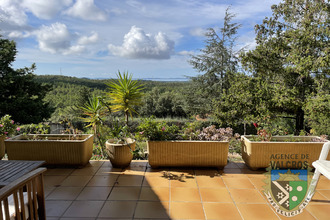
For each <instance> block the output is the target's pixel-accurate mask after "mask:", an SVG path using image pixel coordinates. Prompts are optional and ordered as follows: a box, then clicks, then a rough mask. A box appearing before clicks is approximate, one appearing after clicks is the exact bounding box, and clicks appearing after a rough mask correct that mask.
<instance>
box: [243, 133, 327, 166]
mask: <svg viewBox="0 0 330 220" xmlns="http://www.w3.org/2000/svg"><path fill="white" fill-rule="evenodd" d="M251 137H254V136H252V135H246V136H242V157H243V160H244V161H245V164H246V165H247V166H248V167H250V168H251V169H253V170H256V169H259V168H266V167H269V166H270V165H271V167H272V169H274V168H283V169H289V168H290V169H301V168H307V166H308V165H311V164H312V162H314V161H315V160H317V159H318V158H319V156H320V153H321V149H322V146H323V144H324V142H311V140H312V139H313V138H318V137H316V136H293V137H291V136H290V137H289V136H274V137H272V141H271V142H259V141H250V140H249V138H251ZM290 139H293V140H295V141H294V142H289V141H288V140H290ZM329 159H330V156H328V160H329Z"/></svg>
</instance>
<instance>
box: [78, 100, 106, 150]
mask: <svg viewBox="0 0 330 220" xmlns="http://www.w3.org/2000/svg"><path fill="white" fill-rule="evenodd" d="M79 108H80V109H81V110H82V114H83V115H84V116H85V117H83V118H82V120H83V121H84V122H86V123H87V125H86V127H91V128H92V130H93V134H94V139H95V140H96V142H97V143H98V144H99V146H101V155H102V156H105V155H104V153H103V152H104V151H103V150H102V146H103V147H104V140H103V138H102V137H101V134H102V133H103V132H102V131H101V130H104V129H105V128H104V126H103V120H104V117H105V116H106V115H107V114H108V109H107V108H106V107H105V106H104V105H103V104H102V102H101V100H100V98H98V97H96V96H94V95H93V96H92V97H90V98H89V101H88V102H87V103H86V104H85V105H84V106H80V107H79Z"/></svg>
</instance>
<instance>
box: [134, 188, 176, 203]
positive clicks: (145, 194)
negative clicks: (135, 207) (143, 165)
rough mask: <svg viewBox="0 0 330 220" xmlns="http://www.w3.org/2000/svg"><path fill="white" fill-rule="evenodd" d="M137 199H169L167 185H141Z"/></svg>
mask: <svg viewBox="0 0 330 220" xmlns="http://www.w3.org/2000/svg"><path fill="white" fill-rule="evenodd" d="M139 200H142V201H169V200H170V188H169V187H142V190H141V194H140V198H139Z"/></svg>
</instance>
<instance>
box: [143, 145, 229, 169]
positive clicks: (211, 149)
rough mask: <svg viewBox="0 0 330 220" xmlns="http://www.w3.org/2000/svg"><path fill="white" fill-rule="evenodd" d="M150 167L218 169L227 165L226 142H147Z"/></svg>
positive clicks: (227, 146) (227, 147)
mask: <svg viewBox="0 0 330 220" xmlns="http://www.w3.org/2000/svg"><path fill="white" fill-rule="evenodd" d="M147 144H148V153H149V156H148V161H149V164H150V166H152V167H160V166H164V167H219V168H223V167H224V166H226V165H227V157H228V149H229V143H228V142H227V141H148V143H147Z"/></svg>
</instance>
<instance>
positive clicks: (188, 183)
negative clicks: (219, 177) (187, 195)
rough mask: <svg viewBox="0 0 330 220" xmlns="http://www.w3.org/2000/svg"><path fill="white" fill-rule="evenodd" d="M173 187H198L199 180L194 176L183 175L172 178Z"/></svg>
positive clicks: (171, 184)
mask: <svg viewBox="0 0 330 220" xmlns="http://www.w3.org/2000/svg"><path fill="white" fill-rule="evenodd" d="M170 186H171V187H187V188H197V187H198V186H197V182H196V179H195V178H194V177H190V176H188V177H185V176H183V177H182V178H180V179H172V180H170Z"/></svg>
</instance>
